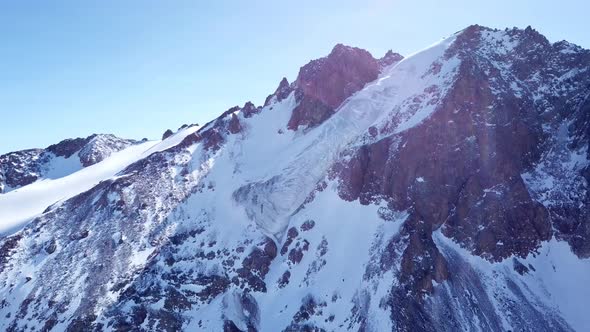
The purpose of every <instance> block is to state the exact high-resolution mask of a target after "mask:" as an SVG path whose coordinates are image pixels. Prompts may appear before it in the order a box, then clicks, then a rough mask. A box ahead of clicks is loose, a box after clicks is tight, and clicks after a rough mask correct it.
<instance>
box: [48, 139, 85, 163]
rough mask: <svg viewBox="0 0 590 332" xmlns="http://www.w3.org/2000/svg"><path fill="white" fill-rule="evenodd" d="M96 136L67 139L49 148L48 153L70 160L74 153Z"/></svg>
mask: <svg viewBox="0 0 590 332" xmlns="http://www.w3.org/2000/svg"><path fill="white" fill-rule="evenodd" d="M94 137H95V135H91V136H88V137H87V138H79V137H78V138H69V139H65V140H63V141H61V142H59V143H57V144H53V145H50V146H48V147H47V151H49V152H52V153H53V154H55V155H56V156H58V157H65V158H69V157H70V156H71V155H73V154H74V153H76V152H78V151H79V150H80V149H81V148H82V147H83V146H84V145H85V144H86V143H88V141H90V140H91V139H92V138H94Z"/></svg>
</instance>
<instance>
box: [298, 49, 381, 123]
mask: <svg viewBox="0 0 590 332" xmlns="http://www.w3.org/2000/svg"><path fill="white" fill-rule="evenodd" d="M379 71H380V66H379V63H378V62H377V60H375V59H374V58H373V56H371V54H370V53H369V52H367V51H365V50H362V49H359V48H354V47H349V46H344V45H342V44H338V45H336V46H335V47H334V49H333V50H332V52H331V53H330V54H329V55H328V56H327V57H325V58H321V59H318V60H313V61H311V62H310V63H308V64H307V65H305V66H303V67H301V69H300V70H299V75H298V76H297V80H296V81H295V86H296V87H297V88H296V90H297V94H296V99H297V101H298V103H299V105H298V106H297V107H296V108H295V109H294V110H293V114H292V116H291V119H290V120H289V123H288V128H289V129H292V130H296V129H297V127H298V126H300V125H303V126H308V127H314V126H317V125H318V124H320V123H322V122H323V121H325V120H326V119H327V118H329V117H330V116H331V115H332V114H333V113H334V111H335V110H336V108H338V106H340V104H341V103H342V102H343V101H344V100H345V99H346V98H348V97H350V96H351V95H352V94H353V93H355V92H357V91H358V90H360V89H361V88H362V87H363V86H364V85H365V84H366V83H368V82H370V81H373V80H375V79H376V78H377V76H378V75H379Z"/></svg>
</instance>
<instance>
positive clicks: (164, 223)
mask: <svg viewBox="0 0 590 332" xmlns="http://www.w3.org/2000/svg"><path fill="white" fill-rule="evenodd" d="M392 46H394V47H395V45H392ZM179 121H191V119H180V120H179ZM589 143H590V51H588V50H586V49H583V48H581V47H579V46H576V45H574V44H571V43H568V42H566V41H560V42H556V43H551V42H549V41H548V40H547V39H546V38H545V37H544V36H543V35H542V34H540V33H539V32H537V31H536V30H534V29H533V28H531V27H527V28H526V29H517V28H513V29H505V30H495V29H489V28H486V27H482V26H477V25H474V26H470V27H467V28H466V29H464V30H462V31H459V32H457V33H455V34H453V35H452V36H449V37H448V38H445V39H443V40H441V41H440V42H438V43H437V44H435V45H433V46H430V47H429V48H427V49H424V50H422V51H420V52H417V53H415V54H413V55H411V56H407V57H403V56H401V55H400V54H398V53H394V52H393V51H389V52H387V54H385V55H384V56H383V57H381V58H375V57H373V55H371V54H370V53H369V52H367V51H365V50H362V49H360V48H356V47H349V46H345V45H341V44H338V45H336V46H335V47H334V48H333V50H332V51H331V52H330V54H328V55H327V56H326V57H324V58H320V59H317V60H313V61H311V62H309V63H308V64H306V65H304V66H303V67H301V69H300V71H299V74H298V76H297V78H296V79H295V80H294V81H293V82H292V83H289V82H288V81H287V79H283V80H282V81H280V84H279V86H278V88H277V89H276V91H275V92H274V93H273V94H271V95H270V96H269V97H268V98H267V99H266V101H265V103H264V105H263V106H256V105H254V104H253V103H251V102H247V103H246V104H245V105H244V106H243V107H240V106H235V107H232V108H230V109H229V110H227V111H226V112H223V113H222V115H221V116H219V117H218V118H216V119H214V120H213V121H211V122H209V123H207V124H205V125H204V126H198V125H184V126H182V127H181V128H180V129H179V130H177V131H176V132H173V131H172V130H167V131H166V132H165V133H164V135H163V137H162V140H161V141H142V142H138V141H132V140H124V139H119V138H116V137H114V136H112V135H93V136H90V137H88V138H85V139H82V138H79V139H72V140H66V141H63V142H60V143H59V144H56V145H52V146H50V147H48V148H46V149H33V150H25V151H19V152H13V153H9V154H6V155H3V156H0V188H2V192H3V193H2V194H0V234H1V235H0V294H1V297H0V330H3V331H343V330H354V331H587V330H588V327H589V326H590V315H588V309H587V308H588V306H589V305H590V287H589V286H588V285H590V191H589V188H588V186H589V182H590V151H589V149H588V147H589Z"/></svg>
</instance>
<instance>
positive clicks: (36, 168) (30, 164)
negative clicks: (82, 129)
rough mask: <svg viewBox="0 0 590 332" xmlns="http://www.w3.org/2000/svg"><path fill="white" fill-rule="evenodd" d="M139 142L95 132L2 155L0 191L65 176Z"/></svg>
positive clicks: (0, 159) (0, 192)
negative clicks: (46, 145)
mask: <svg viewBox="0 0 590 332" xmlns="http://www.w3.org/2000/svg"><path fill="white" fill-rule="evenodd" d="M137 143H139V142H137V141H134V140H129V139H122V138H119V137H116V136H114V135H110V134H100V135H96V134H95V135H90V136H88V137H86V138H75V139H66V140H63V141H61V142H59V143H57V144H53V145H51V146H49V147H47V148H45V149H29V150H23V151H16V152H11V153H7V154H4V155H2V156H0V194H2V193H4V192H9V191H11V190H14V189H17V188H20V187H22V186H26V185H28V184H31V183H33V182H35V181H38V180H41V179H57V178H61V177H64V176H66V175H69V174H72V173H74V172H76V171H78V170H80V169H82V168H83V167H86V166H90V165H93V164H96V163H97V162H100V161H101V160H103V159H105V158H106V157H108V156H110V155H111V154H112V153H114V152H117V151H120V150H122V149H124V148H126V147H128V146H131V145H133V144H137Z"/></svg>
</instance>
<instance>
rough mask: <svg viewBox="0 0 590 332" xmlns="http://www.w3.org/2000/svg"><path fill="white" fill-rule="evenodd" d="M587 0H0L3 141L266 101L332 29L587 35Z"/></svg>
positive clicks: (425, 39) (433, 36)
mask: <svg viewBox="0 0 590 332" xmlns="http://www.w3.org/2000/svg"><path fill="white" fill-rule="evenodd" d="M589 12H590V5H589V4H588V2H587V0H578V1H573V0H560V1H549V0H536V1H532V0H517V1H515V0H511V1H507V0H494V1H492V0H488V1H479V0H478V1H473V0H471V1H467V0H465V1H459V0H445V1H438V0H436V1H435V0H421V1H408V0H405V1H395V0H393V1H379V0H365V1H346V0H340V1H317V0H316V1H118V0H117V1H115V0H113V1H111V0H100V1H98V0H96V1H90V0H88V1H78V0H72V1H58V0H55V1H29V0H19V1H10V0H0V124H1V127H0V154H1V153H4V152H8V151H12V150H16V149H23V148H30V147H45V146H47V145H49V144H52V143H55V142H57V141H59V140H61V139H63V138H67V137H78V136H87V135H89V134H91V133H95V132H99V133H114V134H116V135H119V136H122V137H129V138H138V139H140V138H143V137H148V138H152V139H153V138H158V137H160V135H161V134H162V132H164V130H165V129H167V128H172V129H175V128H178V127H179V126H180V125H181V124H183V123H195V122H198V123H204V122H206V121H208V120H210V119H212V118H214V117H215V116H216V115H218V114H220V113H221V112H223V111H224V110H226V109H227V108H229V107H231V106H233V105H237V104H238V105H243V104H244V102H246V101H248V100H251V101H253V102H254V103H255V104H257V105H259V104H260V103H262V102H263V101H264V98H265V97H266V96H267V95H268V94H270V93H271V92H272V91H273V90H274V89H275V87H276V86H277V85H278V83H279V81H280V79H281V78H282V77H283V76H286V77H287V78H288V79H289V81H292V80H293V79H294V78H295V77H296V75H297V72H298V70H299V67H300V66H302V65H303V64H305V63H307V62H308V61H309V60H310V59H314V58H318V57H321V56H323V55H326V54H327V53H329V51H330V50H331V48H332V47H333V46H334V45H335V44H336V43H344V44H348V45H352V46H358V47H362V48H365V49H367V50H369V51H370V52H371V53H372V54H373V55H374V56H376V57H380V56H382V55H383V54H384V53H385V52H386V51H387V50H388V49H393V50H394V51H397V52H399V53H402V54H408V53H411V52H414V51H416V50H419V49H421V48H424V47H425V46H428V45H429V44H431V43H433V42H435V41H437V40H439V39H440V38H442V37H444V36H447V35H449V34H451V33H453V32H455V31H458V30H460V29H462V28H464V27H466V26H468V25H470V24H474V23H478V24H481V25H486V26H490V27H497V28H504V27H513V26H518V27H522V28H524V27H526V26H527V25H532V26H533V27H534V28H536V29H537V30H539V31H540V32H541V33H543V34H545V35H546V36H547V37H548V38H549V39H550V40H551V41H558V40H561V39H567V40H569V41H571V42H574V43H577V44H579V45H581V46H584V47H586V48H590V33H589V31H590V24H589V23H588V13H589Z"/></svg>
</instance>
